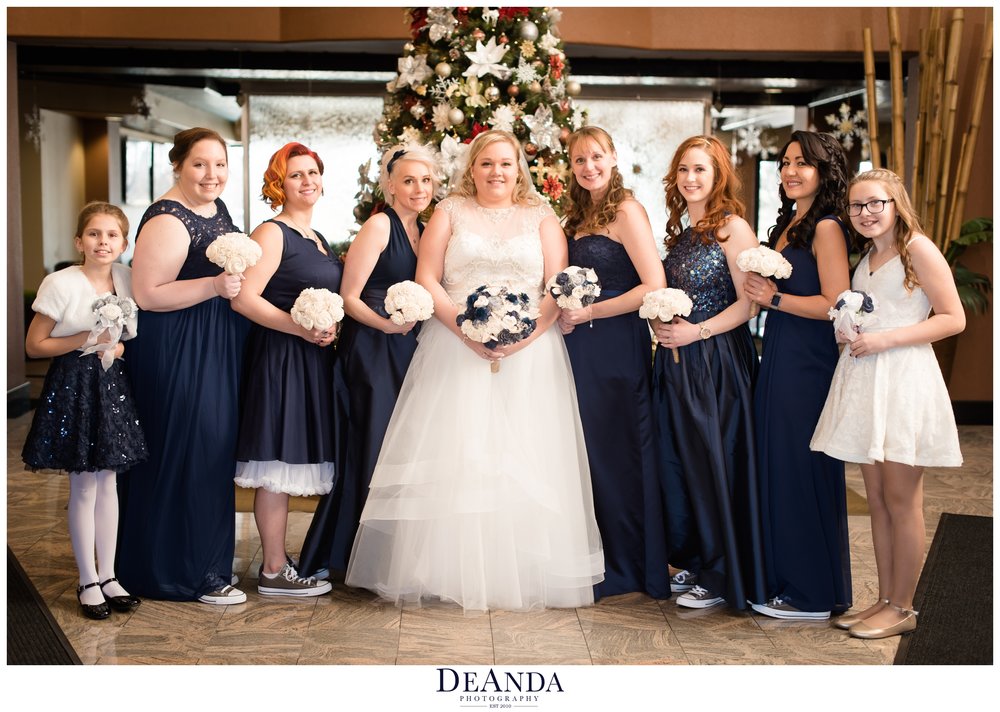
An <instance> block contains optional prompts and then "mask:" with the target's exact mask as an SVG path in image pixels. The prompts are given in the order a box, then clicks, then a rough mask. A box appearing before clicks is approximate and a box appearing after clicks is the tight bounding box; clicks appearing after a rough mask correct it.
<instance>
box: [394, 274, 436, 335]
mask: <svg viewBox="0 0 1000 712" xmlns="http://www.w3.org/2000/svg"><path fill="white" fill-rule="evenodd" d="M385 311H386V313H387V314H388V315H389V319H390V320H392V323H393V324H399V325H402V324H405V323H407V322H411V321H425V320H427V319H430V318H431V316H433V315H434V298H433V297H431V293H430V292H428V291H427V290H426V289H424V288H423V287H421V286H420V285H419V284H417V283H416V282H412V281H410V280H405V281H403V282H398V283H396V284H394V285H392V286H391V287H389V289H387V290H386V293H385Z"/></svg>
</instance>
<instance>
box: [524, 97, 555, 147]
mask: <svg viewBox="0 0 1000 712" xmlns="http://www.w3.org/2000/svg"><path fill="white" fill-rule="evenodd" d="M521 121H523V122H524V125H525V126H527V127H528V128H529V129H530V130H531V142H532V143H533V144H535V145H536V146H538V148H539V149H545V148H550V149H552V150H553V151H561V150H562V144H561V143H560V142H559V133H560V131H561V130H562V129H560V128H559V126H557V125H556V123H555V122H554V121H553V120H552V108H551V107H549V106H547V105H545V104H543V105H541V106H539V107H538V108H537V109H535V113H534V115H531V114H525V116H524V117H523V118H522V119H521Z"/></svg>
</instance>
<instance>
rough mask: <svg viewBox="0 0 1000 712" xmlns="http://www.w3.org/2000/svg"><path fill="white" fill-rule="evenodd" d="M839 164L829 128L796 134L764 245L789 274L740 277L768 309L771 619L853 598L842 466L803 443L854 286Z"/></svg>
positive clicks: (760, 386) (759, 411) (767, 604)
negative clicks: (837, 311) (835, 312)
mask: <svg viewBox="0 0 1000 712" xmlns="http://www.w3.org/2000/svg"><path fill="white" fill-rule="evenodd" d="M847 180H848V171H847V160H846V158H845V157H844V152H843V150H841V148H840V144H839V143H838V142H837V140H836V139H834V138H833V137H832V136H830V135H828V134H820V133H815V132H812V131H795V132H793V133H792V137H791V140H790V141H789V142H788V144H787V145H786V146H785V148H784V150H783V151H782V153H781V187H780V188H779V194H780V196H781V209H780V210H779V212H778V222H777V224H776V225H775V226H774V227H773V228H771V233H770V246H771V247H772V248H773V249H775V250H778V251H779V252H781V254H782V255H783V256H784V257H785V259H787V260H788V261H789V262H791V264H792V275H791V277H789V278H788V279H779V280H776V281H775V280H770V279H765V278H764V277H761V276H760V275H756V274H749V275H748V276H747V280H746V283H745V285H744V289H745V290H746V294H747V295H748V296H749V297H750V298H751V299H752V300H753V301H755V302H757V303H758V304H760V305H761V306H763V307H766V308H768V309H769V311H768V314H767V321H766V326H765V332H764V353H763V357H762V359H761V364H760V368H761V374H760V379H759V381H758V382H757V389H756V392H755V394H754V420H755V422H756V428H757V463H758V467H759V470H760V498H761V506H762V508H763V511H764V546H765V549H764V553H765V559H766V561H767V588H768V591H767V597H768V598H767V600H765V599H761V598H755V599H753V601H754V605H753V609H754V610H755V611H757V612H758V613H763V614H764V615H767V616H771V617H773V618H785V619H793V620H794V619H800V620H823V619H827V618H829V617H830V613H831V612H843V611H845V610H847V609H848V608H850V606H851V564H850V549H849V546H848V537H847V493H846V486H845V483H844V464H843V463H842V462H840V461H839V460H835V459H833V458H832V457H830V456H828V455H826V454H824V453H821V452H812V451H810V450H809V440H810V439H811V438H812V434H813V431H814V430H815V429H816V423H817V422H818V420H819V415H820V412H821V411H822V410H823V404H824V402H825V401H826V396H827V392H828V391H829V390H830V382H831V381H832V380H833V371H834V369H835V368H836V365H837V359H838V357H839V352H838V349H837V343H836V339H835V337H834V333H833V326H832V325H831V323H830V320H829V317H827V311H828V310H829V308H830V307H832V306H833V304H834V302H836V301H837V296H838V295H839V294H840V293H841V292H842V291H844V290H845V289H850V286H851V283H850V277H849V274H848V273H849V268H848V261H847V251H848V242H847V230H846V228H845V227H844V224H843V223H842V222H841V220H840V218H839V217H838V216H839V215H842V214H844V212H845V210H846V207H847Z"/></svg>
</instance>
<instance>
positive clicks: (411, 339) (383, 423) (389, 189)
mask: <svg viewBox="0 0 1000 712" xmlns="http://www.w3.org/2000/svg"><path fill="white" fill-rule="evenodd" d="M379 184H380V185H381V186H382V194H383V195H384V196H385V199H386V202H387V203H388V206H387V207H386V209H385V210H383V211H382V212H380V213H377V214H375V215H372V216H371V217H370V218H368V220H366V221H365V224H364V225H362V227H361V230H359V231H358V234H357V236H356V237H355V238H354V240H353V241H352V242H351V248H350V249H349V250H348V251H347V257H346V258H345V260H344V280H343V285H342V288H341V292H340V295H341V296H342V297H343V298H344V312H345V313H346V317H345V319H344V326H343V329H342V330H341V334H340V341H339V342H338V343H337V362H336V365H335V367H334V369H335V372H336V374H337V388H341V389H344V387H346V391H347V393H346V396H345V397H344V398H342V399H340V400H341V404H344V403H346V404H347V406H348V407H347V408H345V409H343V410H346V411H347V412H346V413H344V412H338V414H337V418H338V425H340V426H341V427H342V428H344V429H345V434H344V447H345V448H346V455H345V456H344V457H343V458H341V461H340V462H338V463H337V466H338V468H339V470H340V475H339V477H338V478H337V484H336V485H335V488H334V490H333V491H332V492H331V493H330V494H329V495H326V496H324V497H323V499H321V500H320V503H319V505H318V506H317V507H316V514H315V515H314V516H313V519H312V521H311V522H310V524H309V531H308V533H307V534H306V538H305V541H304V542H303V544H302V556H301V558H300V559H299V571H301V572H302V573H304V574H306V575H313V574H315V575H316V576H317V577H321V576H327V575H329V573H330V572H332V571H338V572H340V573H343V572H345V571H346V570H347V562H348V560H349V559H350V556H351V547H352V546H353V545H354V535H355V534H356V533H357V530H358V521H359V520H360V518H361V510H362V509H364V506H365V498H366V497H367V495H368V484H369V483H370V482H371V478H372V472H373V471H374V470H375V462H376V461H377V460H378V453H379V450H381V449H382V438H383V437H385V429H386V427H387V426H388V425H389V418H390V417H391V416H392V409H393V407H394V406H395V404H396V398H397V396H398V395H399V389H400V388H401V387H402V385H403V378H404V377H405V376H406V371H407V369H408V368H409V366H410V360H411V359H412V358H413V352H414V351H415V350H416V348H417V331H418V329H415V328H414V323H413V322H405V323H403V324H396V323H395V322H393V321H392V320H391V319H390V318H389V314H388V312H386V309H385V297H386V292H387V290H388V289H389V287H391V286H392V285H394V284H397V283H399V282H403V281H405V280H412V279H413V277H414V274H415V273H416V269H417V252H418V245H419V241H420V235H421V233H422V232H423V230H424V224H423V223H422V222H421V221H420V213H421V212H423V211H424V210H426V209H427V206H428V205H430V203H431V200H432V199H433V198H434V193H435V190H436V189H437V185H438V176H437V161H436V156H435V154H434V153H433V152H432V151H431V150H430V149H429V148H427V147H426V146H422V145H416V144H414V145H402V146H392V147H391V148H389V149H387V150H386V151H385V153H384V154H383V155H382V161H381V167H380V175H379Z"/></svg>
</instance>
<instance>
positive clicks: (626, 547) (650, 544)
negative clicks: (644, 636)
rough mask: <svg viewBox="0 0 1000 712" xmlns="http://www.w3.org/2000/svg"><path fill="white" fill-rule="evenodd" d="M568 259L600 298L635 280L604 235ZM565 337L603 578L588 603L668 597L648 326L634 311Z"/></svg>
mask: <svg viewBox="0 0 1000 712" xmlns="http://www.w3.org/2000/svg"><path fill="white" fill-rule="evenodd" d="M569 262H570V264H571V265H574V266H577V267H590V268H593V269H594V271H595V272H597V277H598V279H599V280H600V282H601V296H600V297H599V298H598V301H603V300H605V299H611V298H612V297H616V296H618V295H620V294H623V293H625V292H627V291H629V290H630V289H632V288H634V287H635V286H636V285H638V284H639V283H640V279H639V275H638V273H637V272H636V270H635V267H634V266H633V265H632V260H631V259H630V258H629V256H628V253H627V252H626V251H625V247H624V246H623V245H621V243H618V242H615V241H614V240H612V239H610V238H608V237H607V236H605V235H584V236H582V237H579V238H577V239H571V240H570V241H569ZM565 340H566V350H567V351H568V352H569V358H570V362H571V363H572V366H573V379H574V381H575V382H576V394H577V399H578V401H579V404H580V419H581V421H583V432H584V437H585V439H586V443H587V459H588V461H589V463H590V478H591V484H592V486H593V490H594V511H595V515H596V518H597V526H598V528H599V529H600V531H601V541H602V542H603V543H604V565H605V573H604V581H602V582H601V583H599V584H597V585H595V586H594V598H595V600H596V599H599V598H600V597H602V596H613V595H615V594H620V593H629V592H633V591H644V592H646V593H648V594H649V595H650V596H652V597H654V598H670V574H669V571H668V568H667V536H666V526H665V521H664V512H663V507H664V503H663V494H662V490H661V487H660V480H659V476H658V473H657V467H656V445H655V433H654V427H653V414H652V403H651V400H650V380H649V379H650V371H651V366H652V339H651V337H650V333H649V326H648V325H647V324H646V321H645V320H644V319H641V318H639V314H638V311H635V312H631V313H629V314H621V315H619V316H614V317H609V318H607V319H596V320H594V322H593V326H588V325H587V324H580V325H579V326H577V327H576V328H575V329H574V330H573V332H572V333H570V334H567V335H566V337H565Z"/></svg>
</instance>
